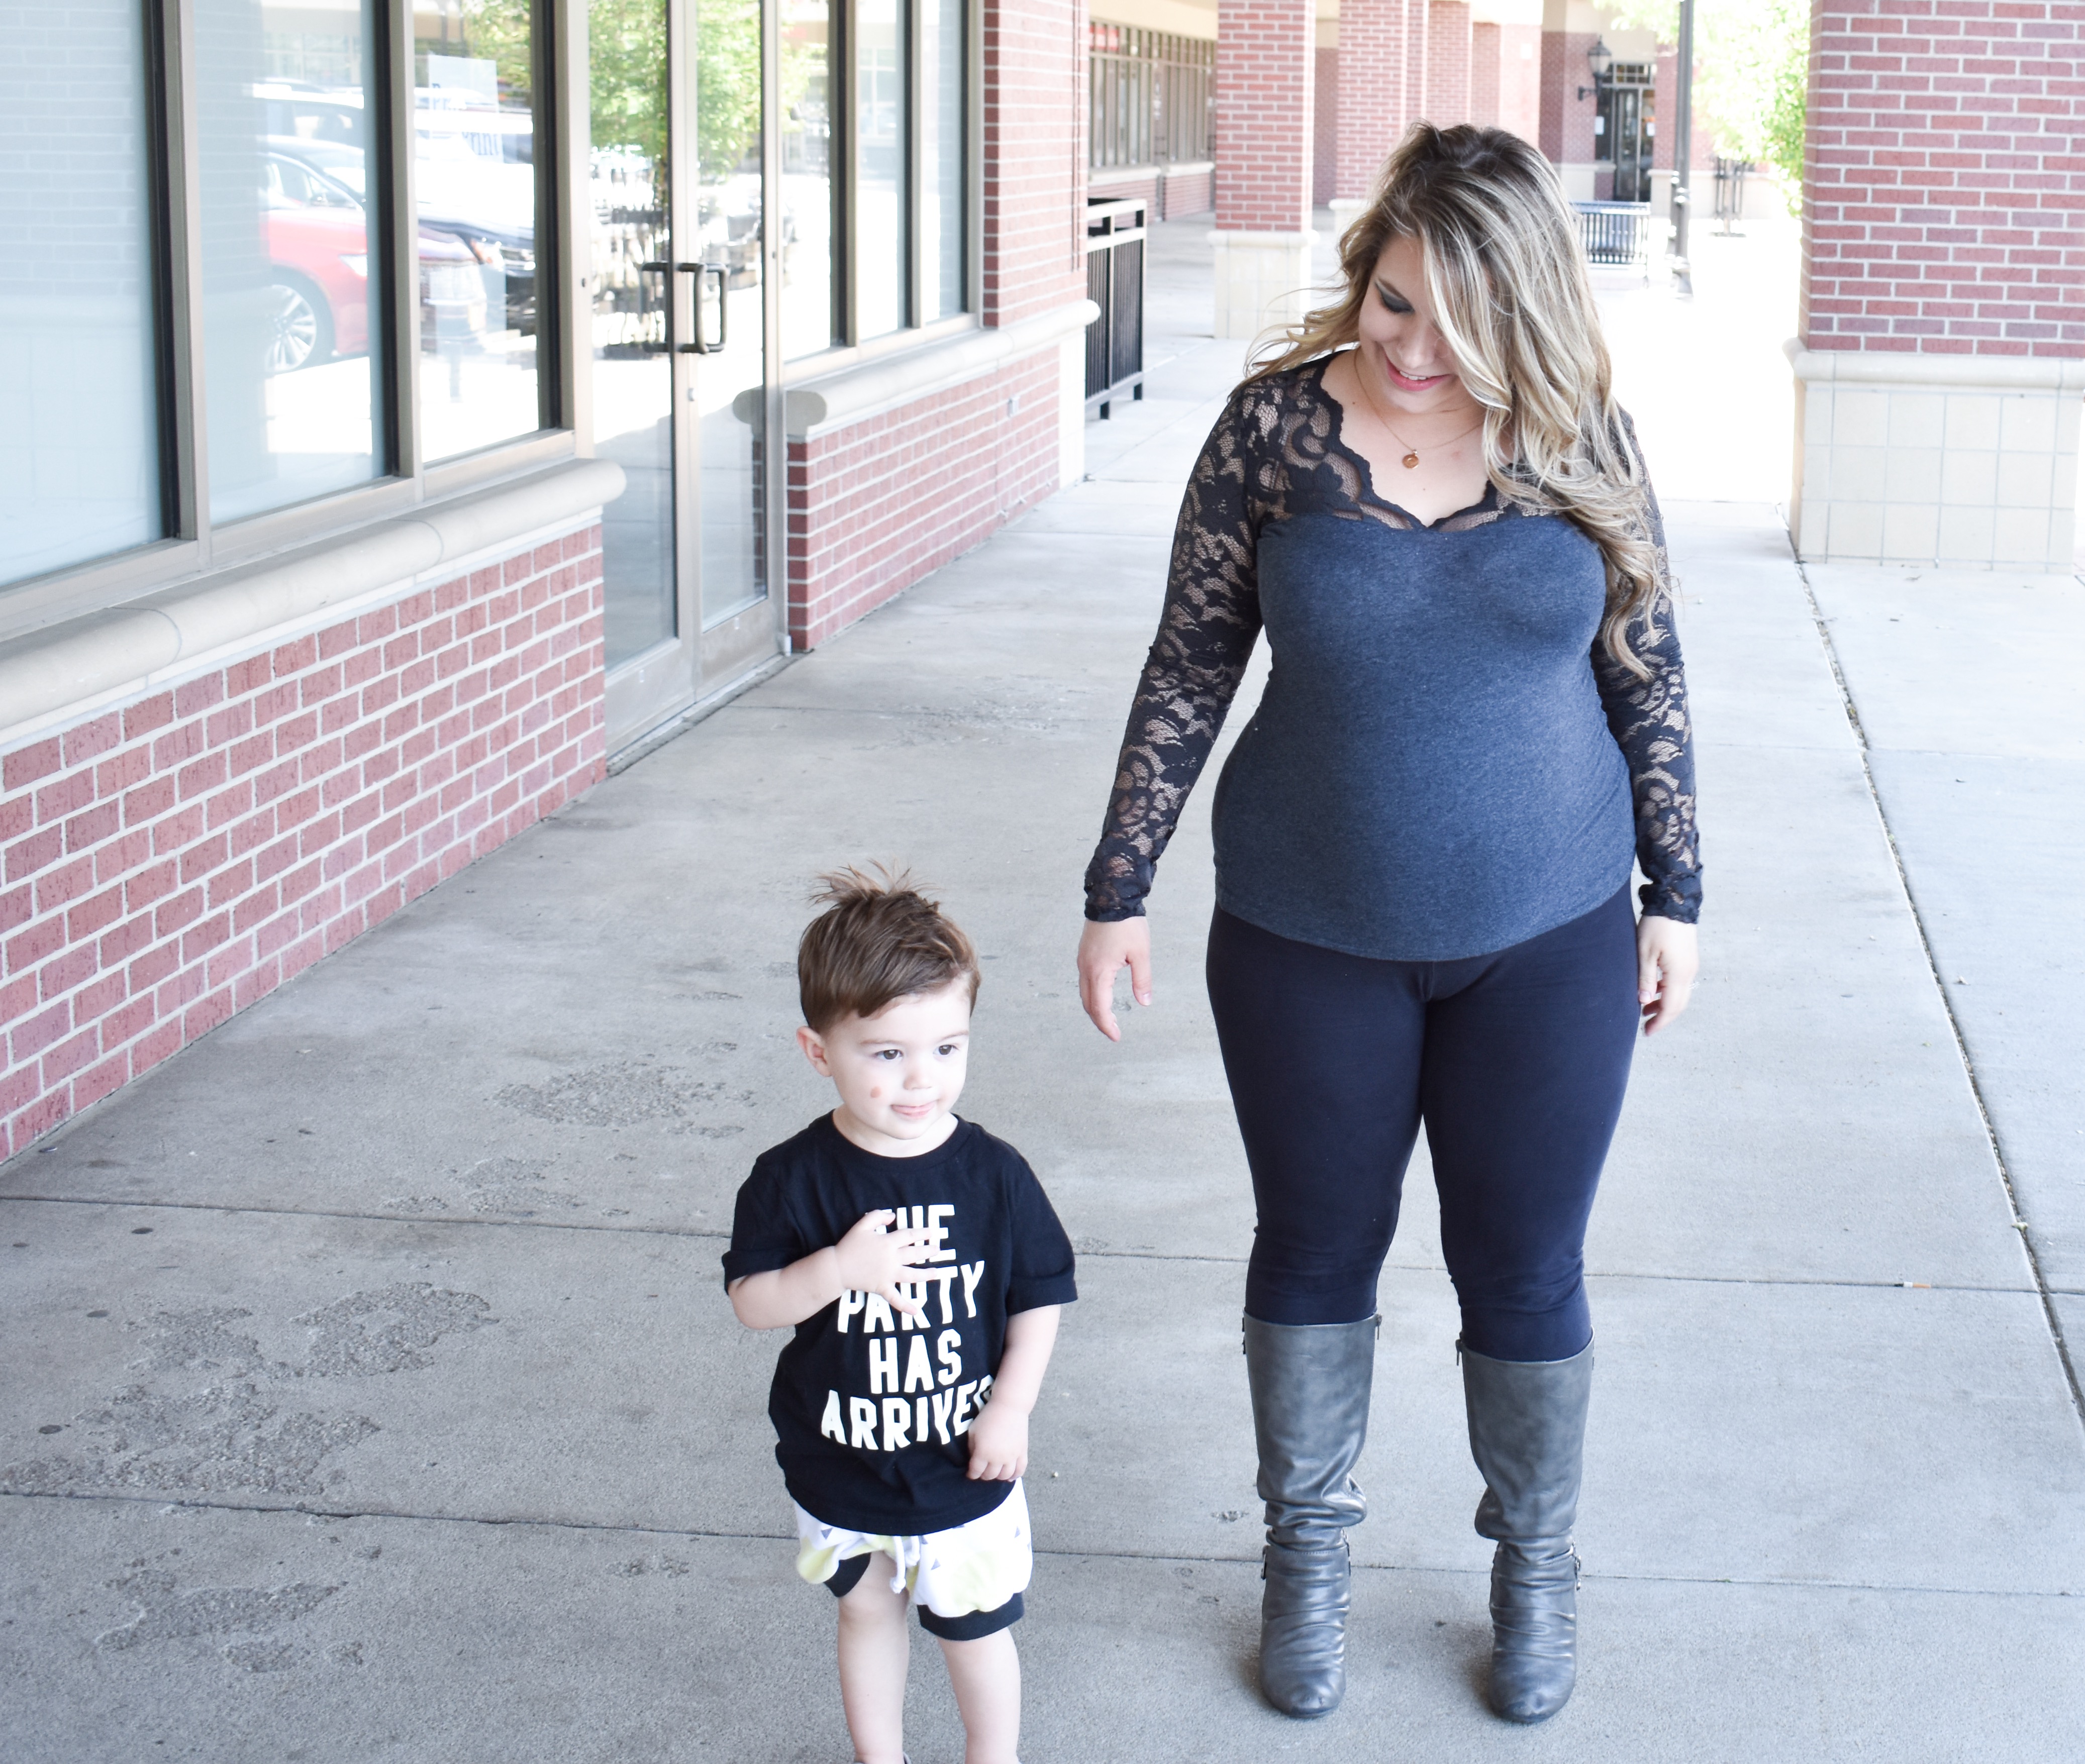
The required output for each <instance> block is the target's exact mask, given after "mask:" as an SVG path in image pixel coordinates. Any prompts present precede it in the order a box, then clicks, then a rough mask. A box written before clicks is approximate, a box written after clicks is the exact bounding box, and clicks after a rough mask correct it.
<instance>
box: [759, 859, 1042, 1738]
mask: <svg viewBox="0 0 2085 1764" xmlns="http://www.w3.org/2000/svg"><path fill="white" fill-rule="evenodd" d="M822 884H823V891H822V893H820V894H819V895H818V896H817V898H818V899H819V900H821V901H829V902H830V903H831V910H830V911H829V912H826V913H825V914H822V915H821V916H820V917H818V918H816V919H814V920H813V921H812V922H811V924H810V927H809V929H807V930H806V931H805V933H804V936H803V941H802V943H800V945H799V946H798V948H797V952H796V976H797V986H798V990H799V992H800V995H801V998H802V1001H803V1007H804V1021H805V1027H804V1028H800V1029H799V1030H797V1032H796V1040H797V1043H798V1045H800V1047H801V1048H802V1049H803V1050H804V1054H805V1057H806V1058H808V1059H809V1061H810V1062H811V1063H812V1065H813V1066H816V1067H817V1070H818V1071H820V1072H822V1073H823V1074H824V1075H826V1077H828V1078H830V1079H831V1080H832V1081H833V1088H834V1090H836V1091H837V1092H839V1107H838V1108H836V1109H834V1110H833V1112H832V1113H830V1115H822V1116H821V1117H819V1118H818V1119H817V1120H816V1121H814V1122H812V1123H811V1125H810V1126H808V1127H806V1128H805V1130H803V1131H802V1132H801V1133H800V1134H797V1135H796V1137H795V1138H794V1139H788V1140H785V1141H784V1142H783V1143H782V1144H780V1145H779V1146H776V1147H774V1148H773V1149H772V1150H771V1151H765V1152H762V1154H761V1156H760V1157H759V1158H758V1160H756V1161H755V1162H754V1166H753V1174H752V1175H751V1176H750V1177H749V1178H748V1179H747V1181H746V1182H745V1186H744V1187H743V1188H741V1189H740V1190H739V1191H738V1210H737V1216H736V1218H735V1219H733V1225H732V1234H731V1249H730V1250H729V1251H728V1253H726V1255H725V1256H724V1284H725V1290H726V1291H728V1292H729V1293H730V1295H731V1302H732V1307H733V1309H734V1310H735V1311H737V1313H738V1317H739V1321H741V1322H742V1323H744V1324H745V1325H747V1326H748V1327H749V1328H752V1329H779V1328H782V1327H783V1326H784V1325H791V1324H793V1325H795V1326H796V1338H795V1339H794V1340H793V1341H792V1342H789V1344H788V1346H785V1347H784V1348H783V1350H782V1355H781V1358H780V1359H779V1362H778V1363H777V1364H776V1366H775V1384H774V1388H773V1390H772V1392H771V1394H770V1396H769V1398H768V1405H767V1413H768V1415H769V1417H770V1418H771V1419H772V1420H773V1422H774V1423H775V1432H776V1433H777V1434H778V1435H780V1440H779V1444H777V1445H776V1447H775V1457H776V1459H777V1460H778V1461H779V1462H780V1464H781V1466H782V1474H783V1480H784V1482H786V1483H787V1484H788V1489H789V1493H790V1495H792V1497H793V1498H794V1499H795V1501H796V1535H797V1537H798V1540H799V1548H798V1550H797V1554H796V1571H797V1572H798V1573H799V1574H800V1575H802V1576H803V1577H804V1578H805V1580H809V1581H812V1582H813V1583H822V1584H825V1585H826V1586H827V1587H830V1588H831V1589H832V1591H833V1592H834V1595H835V1596H836V1597H838V1598H839V1601H840V1604H839V1665H840V1699H841V1702H842V1703H843V1705H844V1706H845V1708H846V1710H847V1730H848V1732H850V1733H851V1735H852V1736H853V1738H854V1746H855V1751H856V1755H857V1757H858V1758H860V1761H861V1764H902V1761H903V1759H904V1748H903V1728H902V1724H903V1715H904V1705H905V1669H906V1661H907V1655H908V1653H909V1652H910V1647H911V1643H910V1639H909V1635H908V1632H907V1628H906V1624H905V1607H906V1603H907V1596H908V1594H909V1596H910V1597H911V1601H912V1602H913V1603H914V1604H915V1605H917V1606H918V1607H919V1622H920V1626H921V1627H922V1628H924V1629H925V1630H928V1631H929V1632H931V1633H932V1635H935V1636H936V1638H937V1639H939V1640H940V1642H941V1652H942V1654H943V1655H944V1656H945V1658H946V1659H947V1660H948V1664H949V1678H950V1680H951V1681H953V1684H954V1686H955V1691H956V1703H957V1706H958V1708H960V1709H961V1711H962V1718H963V1729H964V1732H965V1733H966V1736H967V1737H968V1742H969V1743H968V1745H967V1747H966V1750H965V1753H964V1758H965V1764H1017V1760H1016V1758H1015V1748H1016V1745H1017V1742H1018V1741H1019V1738H1020V1732H1021V1663H1020V1660H1019V1658H1018V1656H1017V1654H1016V1653H1015V1652H1014V1647H1013V1635H1012V1634H1011V1633H1010V1630H1011V1626H1013V1624H1014V1623H1015V1622H1017V1621H1018V1620H1019V1618H1020V1616H1021V1592H1023V1590H1024V1589H1025V1588H1026V1587H1027V1584H1028V1580H1029V1574H1030V1569H1031V1567H1032V1563H1033V1558H1032V1555H1031V1552H1030V1543H1029V1536H1028V1503H1027V1501H1026V1499H1025V1498H1024V1496H1023V1495H1022V1493H1021V1472H1022V1471H1023V1470H1025V1469H1026V1468H1027V1465H1028V1415H1029V1411H1030V1410H1031V1409H1033V1408H1034V1406H1035V1399H1036V1397H1037V1395H1038V1393H1039V1392H1040V1391H1041V1389H1042V1372H1043V1368H1045V1367H1047V1365H1048V1363H1049V1361H1050V1350H1051V1346H1052V1345H1053V1344H1054V1343H1055V1340H1056V1336H1057V1318H1058V1313H1059V1308H1060V1307H1061V1306H1063V1305H1065V1304H1069V1303H1071V1302H1072V1300H1073V1299H1075V1298H1076V1297H1077V1296H1078V1294H1077V1291H1076V1288H1075V1287H1074V1285H1073V1283H1072V1246H1071V1243H1070V1241H1069V1240H1068V1239H1067V1238H1066V1237H1065V1236H1064V1227H1063V1226H1062V1225H1060V1224H1059V1223H1058V1222H1057V1215H1056V1214H1055V1212H1053V1211H1051V1206H1050V1202H1049V1200H1048V1198H1047V1197H1046V1196H1045V1195H1044V1194H1043V1192H1042V1185H1041V1184H1040V1183H1039V1182H1038V1181H1036V1180H1035V1175H1034V1172H1033V1171H1031V1170H1030V1168H1028V1165H1027V1164H1026V1163H1025V1162H1024V1161H1023V1160H1022V1159H1021V1155H1020V1153H1018V1152H1017V1151H1014V1150H1013V1147H1011V1146H1008V1145H1004V1144H1002V1143H1000V1141H998V1140H996V1139H993V1138H992V1135H991V1134H988V1133H987V1132H985V1131H984V1130H983V1128H981V1127H979V1126H976V1125H975V1123H974V1122H967V1121H960V1120H958V1118H957V1117H956V1116H955V1114H954V1113H953V1109H954V1108H955V1104H956V1099H957V1097H958V1096H960V1095H961V1094H962V1088H963V1071H964V1061H965V1058H966V1054H967V1053H968V1050H969V1046H970V1007H971V1004H972V1003H973V1002H974V1001H975V999H976V997H977V988H978V964H977V957H976V956H975V953H974V952H972V950H971V948H970V942H969V939H966V937H965V936H964V935H963V934H962V932H961V931H958V930H957V928H956V927H954V926H953V925H952V924H950V923H949V921H948V920H947V919H945V918H943V917H942V916H941V911H940V910H939V909H938V908H937V907H936V905H934V904H933V903H932V901H928V900H926V899H924V897H922V896H921V895H920V894H919V893H918V892H917V891H916V890H915V888H912V887H911V884H910V881H909V880H908V878H907V876H904V875H903V874H902V873H901V874H899V875H897V876H891V875H890V874H889V873H888V872H885V875H884V876H883V877H882V879H881V880H873V879H872V878H870V877H868V876H864V875H863V874H861V872H860V871H856V870H847V871H841V872H839V874H837V875H834V876H826V877H824V878H822Z"/></svg>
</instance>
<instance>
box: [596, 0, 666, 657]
mask: <svg viewBox="0 0 2085 1764" xmlns="http://www.w3.org/2000/svg"><path fill="white" fill-rule="evenodd" d="M587 67H588V78H590V79H591V81H592V89H591V91H590V92H589V94H588V99H589V108H590V111H591V113H592V128H593V157H592V161H591V162H590V163H589V165H588V172H589V177H588V183H589V185H590V187H591V189H592V198H593V200H592V209H593V214H592V247H593V250H592V265H591V269H592V274H591V275H590V276H589V277H588V286H589V287H590V288H591V289H592V294H593V310H592V315H591V320H590V323H591V327H592V333H593V334H592V344H593V360H594V369H593V433H594V452H595V453H596V455H597V456H599V457H600V458H601V459H604V460H614V461H615V463H616V464H618V465H620V466H621V467H622V470H623V475H624V477H625V478H626V481H627V487H626V489H625V490H624V491H623V493H622V495H620V496H618V498H616V499H615V500H614V502H610V503H609V505H608V507H606V508H605V509H603V510H602V511H601V551H602V559H601V567H602V573H603V576H604V578H605V591H606V592H605V596H604V598H605V604H606V617H605V625H606V641H607V648H608V665H609V667H610V668H616V667H619V666H620V665H621V664H622V663H624V662H626V661H628V660H629V659H631V657H632V656H633V655H643V653H644V652H645V651H647V650H649V649H652V648H654V647H656V646H657V645H659V644H660V643H662V642H666V641H667V640H668V639H669V638H672V637H673V634H674V629H675V617H674V614H675V607H674V593H673V539H674V519H673V360H672V358H671V357H670V356H669V355H667V354H665V345H666V303H667V302H668V301H669V299H672V298H673V293H674V290H673V284H672V282H671V279H670V278H668V277H666V276H665V275H662V274H659V273H658V272H657V271H656V270H650V269H645V268H644V267H643V266H644V265H647V264H655V263H660V262H663V261H666V260H667V259H669V258H670V257H672V256H673V233H672V231H671V228H670V227H669V224H668V221H669V198H670V196H671V191H670V189H669V185H668V181H667V172H668V164H669V161H668V158H667V152H666V132H667V104H666V6H665V0H594V4H593V5H592V7H591V8H590V9H589V10H588V15H587Z"/></svg>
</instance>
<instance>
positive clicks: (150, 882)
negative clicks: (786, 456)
mask: <svg viewBox="0 0 2085 1764" xmlns="http://www.w3.org/2000/svg"><path fill="white" fill-rule="evenodd" d="M601 667H602V661H601V529H600V528H599V527H592V528H586V529H584V530H583V531H580V532H575V533H573V534H571V535H570V536H567V537H566V538H564V539H563V540H562V541H551V542H550V543H548V544H545V545H538V546H537V547H536V548H535V549H534V550H533V551H524V552H523V553H520V555H519V556H516V557H513V558H508V559H507V560H506V561H505V562H503V563H495V564H490V565H488V566H486V567H485V568H483V569H482V570H473V571H472V572H471V573H470V574H469V575H468V576H459V577H457V578H456V579H454V580H452V581H449V582H444V583H441V584H440V586H439V587H429V588H423V589H420V590H418V591H416V592H414V593H412V594H410V595H408V596H406V597H405V598H404V599H402V600H399V601H397V602H396V603H395V604H392V605H389V606H386V607H384V608H381V609H380V610H378V611H376V612H373V613H364V614H363V615H361V616H360V617H357V618H350V619H345V620H342V621H341V622H340V623H338V624H337V625H329V626H328V627H326V628H325V630H321V631H318V632H316V633H315V634H312V635H310V636H307V637H303V638H299V639H297V640H296V641H295V642H290V643H286V644H284V645H283V646H282V647H280V648H278V649H275V650H273V651H269V652H267V653H265V654H262V655H255V656H253V657H251V658H250V659H246V660H244V661H240V662H236V663H233V664H231V665H230V666H227V667H223V668H213V669H211V670H210V672H207V673H206V674H203V675H202V676H199V677H197V678H196V679H193V680H190V681H185V682H184V683H182V684H181V685H177V686H175V687H172V689H168V690H164V691H159V692H155V693H151V695H149V696H148V697H146V698H141V699H139V700H138V701H137V702H134V703H132V704H129V705H125V706H122V707H121V708H120V709H117V710H110V711H108V712H106V713H104V715H100V716H97V717H94V718H92V719H90V720H88V721H87V722H84V723H78V724H75V725H74V727H71V728H70V729H66V730H64V731H62V732H60V733H59V734H57V735H53V736H49V738H47V739H45V740H39V741H36V742H34V743H32V744H30V745H28V746H27V747H23V748H17V749H15V751H14V752H12V753H9V754H7V755H6V757H5V759H4V761H0V863H4V866H5V868H4V876H0V1036H4V1045H0V1157H6V1156H10V1155H11V1154H12V1153H14V1152H15V1151H19V1150H20V1149H21V1148H22V1147H23V1146H25V1145H27V1144H28V1143H29V1142H30V1140H32V1139H35V1138H36V1136H37V1135H38V1134H42V1133H45V1132H48V1131H49V1130H50V1129H51V1128H53V1127H55V1126H58V1125H59V1124H60V1123H61V1122H64V1121H66V1119H67V1118H69V1117H70V1116H72V1115H73V1114H74V1113H77V1112H78V1111H79V1110H80V1109H84V1108H86V1107H87V1105H89V1104H90V1103H93V1102H97V1101H99V1100H100V1099H101V1098H102V1097H104V1096H107V1095H108V1093H109V1092H111V1091H113V1090H114V1089H115V1088H117V1086H118V1085H120V1084H122V1083H125V1082H127V1081H128V1080H129V1079H133V1078H135V1077H137V1076H138V1075H139V1074H141V1073H142V1072H145V1071H148V1070H150V1069H151V1067H152V1066H156V1065H157V1064H158V1063H159V1062H160V1061H161V1060H163V1059H164V1058H167V1056H168V1054H173V1053H176V1052H178V1051H179V1050H180V1049H181V1048H182V1047H184V1046H185V1045H187V1044H188V1043H189V1042H190V1041H193V1040H194V1039H195V1038H196V1037H197V1036H199V1035H202V1033H205V1032H206V1030H209V1029H211V1028H215V1027H216V1026H217V1025H218V1024H219V1023H222V1022H223V1020H225V1019H226V1018H227V1017H228V1016H231V1014H232V1013H233V1012H234V1011H241V1010H244V1008H245V1007H247V1006H248V1005H249V1004H251V1003H253V1002H254V1001H255V1000H256V999H260V998H263V997H265V995H266V994H269V993H270V992H272V991H273V990H274V989H275V988H276V987H277V986H280V985H282V982H284V981H286V980H289V979H292V978H294V977H295V976H296V975H297V974H299V973H301V972H303V970H304V969H306V968H308V967H309V966H310V965H312V963H313V962H315V961H316V960H318V959H319V957H320V956H324V955H329V954H330V953H331V952H333V951H334V950H336V949H338V948H340V946H341V945H342V944H343V943H346V942H347V941H348V939H350V938H352V937H355V936H357V935H359V934H360V933H362V932H363V931H367V930H368V929H369V927H372V925H376V924H378V923H380V922H381V921H383V920H384V919H385V918H389V916H390V914H393V913H394V912H396V911H397V910H398V909H399V908H400V907H401V906H403V905H406V902H407V901H410V900H413V899H414V897H417V896H418V895H421V894H424V893H426V892H427V890H428V889H429V888H432V887H433V886H434V885H435V883H437V882H439V881H441V880H443V879H444V878H445V877H447V876H452V875H453V874H455V872H456V871H458V870H460V869H461V868H462V867H464V866H465V864H467V863H470V862H471V861H472V860H473V859H477V858H481V857H482V856H484V855H485V854H486V852H488V851H490V850H493V849H494V847H495V846H499V845H500V844H501V843H503V842H504V841H506V840H508V839H511V838H512V837H514V835H515V834H516V833H519V832H520V831H521V830H522V829H523V828H524V827H526V826H528V825H530V824H531V823H532V822H533V821H536V820H537V819H538V818H540V817H541V816H543V815H546V814H548V813H549V812H550V811H551V810H553V809H554V808H557V807H558V805H559V804H563V802H565V801H566V800H567V799H568V798H570V797H571V796H572V795H575V794H577V793H578V792H579V791H583V790H584V789H585V788H586V787H588V785H590V784H592V783H593V782H595V781H596V780H597V779H598V778H600V776H601V756H602V749H603V743H604V736H603V731H602V723H601V680H602V674H601Z"/></svg>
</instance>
